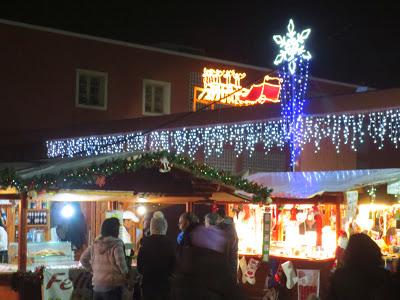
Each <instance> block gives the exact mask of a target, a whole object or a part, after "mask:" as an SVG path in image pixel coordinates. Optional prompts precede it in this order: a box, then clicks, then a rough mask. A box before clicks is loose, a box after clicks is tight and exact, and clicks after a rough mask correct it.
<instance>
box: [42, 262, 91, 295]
mask: <svg viewBox="0 0 400 300" xmlns="http://www.w3.org/2000/svg"><path fill="white" fill-rule="evenodd" d="M43 275H44V276H43V277H44V278H43V290H44V298H43V299H44V300H70V299H76V300H77V299H79V300H86V299H87V300H90V299H92V297H93V295H92V293H93V291H92V276H91V275H90V273H88V272H85V271H84V270H82V269H78V268H72V269H67V268H59V269H44V272H43Z"/></svg>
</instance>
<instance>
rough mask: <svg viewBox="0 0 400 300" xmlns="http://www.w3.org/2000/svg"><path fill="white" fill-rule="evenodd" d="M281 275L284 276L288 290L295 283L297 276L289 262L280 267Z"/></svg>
mask: <svg viewBox="0 0 400 300" xmlns="http://www.w3.org/2000/svg"><path fill="white" fill-rule="evenodd" d="M281 266H282V269H283V273H285V276H286V287H287V288H288V289H289V290H290V289H291V288H293V287H294V286H295V284H296V283H297V276H296V272H295V270H294V266H293V263H292V262H291V261H287V262H284V263H283V264H282V265H281Z"/></svg>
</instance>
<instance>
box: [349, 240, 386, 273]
mask: <svg viewBox="0 0 400 300" xmlns="http://www.w3.org/2000/svg"><path fill="white" fill-rule="evenodd" d="M382 265H383V260H382V253H381V249H380V248H379V246H378V245H377V244H376V243H375V242H374V241H373V240H372V239H371V238H370V237H369V236H368V235H366V234H364V233H356V234H353V235H352V236H350V239H349V243H348V244H347V248H346V250H345V252H344V266H345V267H349V268H358V269H365V268H372V269H374V268H378V267H381V266H382Z"/></svg>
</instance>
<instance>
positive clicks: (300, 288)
mask: <svg viewBox="0 0 400 300" xmlns="http://www.w3.org/2000/svg"><path fill="white" fill-rule="evenodd" d="M297 274H298V276H297V277H298V285H297V294H298V299H300V300H307V299H318V297H319V284H320V271H319V270H304V269H298V270H297Z"/></svg>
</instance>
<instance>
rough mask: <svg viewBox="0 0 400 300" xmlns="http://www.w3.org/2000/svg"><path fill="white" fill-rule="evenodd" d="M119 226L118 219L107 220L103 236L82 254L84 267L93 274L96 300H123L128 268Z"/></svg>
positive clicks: (102, 230) (103, 226)
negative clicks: (119, 235) (119, 236)
mask: <svg viewBox="0 0 400 300" xmlns="http://www.w3.org/2000/svg"><path fill="white" fill-rule="evenodd" d="M119 226H120V225H119V220H118V219H116V218H109V219H106V220H105V221H104V222H103V224H102V226H101V236H100V237H98V238H97V239H96V240H95V241H94V243H93V245H92V246H90V247H88V248H87V249H86V250H85V251H84V252H83V253H82V256H81V259H80V262H81V264H82V266H83V267H84V268H85V269H87V270H89V271H91V272H92V274H93V278H92V283H93V290H94V299H99V300H102V299H121V295H122V287H123V286H124V285H125V283H126V278H127V274H128V267H127V265H126V260H125V253H124V244H123V242H122V240H120V239H119V238H118V233H119Z"/></svg>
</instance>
